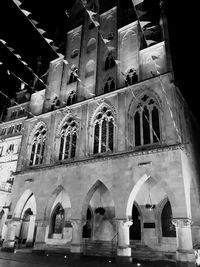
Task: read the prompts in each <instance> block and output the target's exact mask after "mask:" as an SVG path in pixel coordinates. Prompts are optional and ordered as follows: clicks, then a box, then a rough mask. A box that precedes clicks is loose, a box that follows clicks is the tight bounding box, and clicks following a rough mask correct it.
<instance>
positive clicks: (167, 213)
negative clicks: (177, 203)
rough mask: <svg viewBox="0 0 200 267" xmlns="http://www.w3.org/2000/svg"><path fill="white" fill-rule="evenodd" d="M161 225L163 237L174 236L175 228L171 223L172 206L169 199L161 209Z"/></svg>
mask: <svg viewBox="0 0 200 267" xmlns="http://www.w3.org/2000/svg"><path fill="white" fill-rule="evenodd" d="M161 226H162V236H163V237H176V229H175V226H174V225H173V224H172V208H171V205H170V202H169V201H167V203H166V204H165V206H164V208H163V210H162V214H161Z"/></svg>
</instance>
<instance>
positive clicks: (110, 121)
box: [93, 107, 114, 154]
mask: <svg viewBox="0 0 200 267" xmlns="http://www.w3.org/2000/svg"><path fill="white" fill-rule="evenodd" d="M113 145H114V118H113V115H112V112H111V110H110V109H109V108H107V107H103V108H102V109H101V111H99V112H98V113H97V115H96V118H95V121H94V147H93V153H94V154H97V153H103V152H107V151H113Z"/></svg>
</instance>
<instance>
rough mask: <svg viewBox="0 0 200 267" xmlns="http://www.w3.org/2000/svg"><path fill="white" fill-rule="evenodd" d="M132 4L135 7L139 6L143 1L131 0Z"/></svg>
mask: <svg viewBox="0 0 200 267" xmlns="http://www.w3.org/2000/svg"><path fill="white" fill-rule="evenodd" d="M132 2H133V5H134V6H137V5H139V4H141V3H142V2H144V0H132Z"/></svg>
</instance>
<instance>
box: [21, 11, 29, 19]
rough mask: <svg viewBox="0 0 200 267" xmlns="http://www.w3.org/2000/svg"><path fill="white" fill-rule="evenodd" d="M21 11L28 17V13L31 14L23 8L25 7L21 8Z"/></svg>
mask: <svg viewBox="0 0 200 267" xmlns="http://www.w3.org/2000/svg"><path fill="white" fill-rule="evenodd" d="M21 11H22V12H23V13H24V15H25V16H26V17H28V16H29V15H31V12H29V11H27V10H25V9H21Z"/></svg>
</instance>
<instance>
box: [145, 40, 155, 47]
mask: <svg viewBox="0 0 200 267" xmlns="http://www.w3.org/2000/svg"><path fill="white" fill-rule="evenodd" d="M146 43H147V46H150V45H152V44H156V41H154V40H146Z"/></svg>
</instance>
